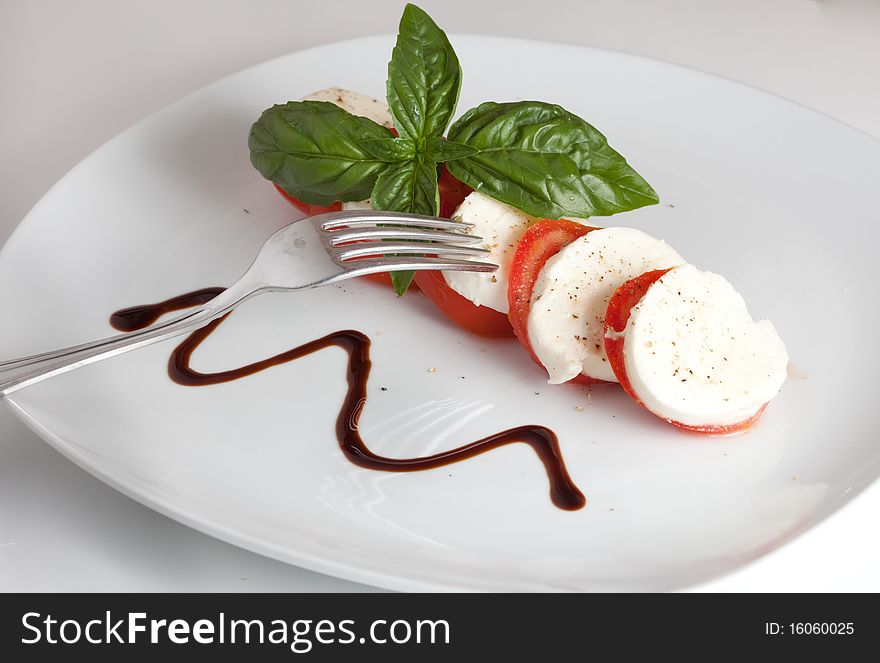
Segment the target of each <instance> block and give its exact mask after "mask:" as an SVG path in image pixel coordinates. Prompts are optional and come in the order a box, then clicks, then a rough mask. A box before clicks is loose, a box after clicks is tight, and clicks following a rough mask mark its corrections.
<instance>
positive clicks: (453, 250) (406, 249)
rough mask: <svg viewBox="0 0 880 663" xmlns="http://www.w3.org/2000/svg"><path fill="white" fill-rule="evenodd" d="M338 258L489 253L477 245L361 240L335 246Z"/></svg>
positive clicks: (334, 251) (334, 250) (476, 254)
mask: <svg viewBox="0 0 880 663" xmlns="http://www.w3.org/2000/svg"><path fill="white" fill-rule="evenodd" d="M332 253H333V255H335V256H336V257H337V258H338V259H339V260H351V259H352V258H358V257H360V256H375V255H376V254H377V253H378V254H386V255H387V254H391V253H397V254H403V255H410V254H424V253H428V254H431V255H460V256H481V255H484V254H486V253H489V252H488V251H487V250H486V249H484V248H482V247H479V246H455V245H453V244H445V243H437V242H435V243H433V244H421V243H414V242H413V243H409V244H405V243H402V242H401V243H398V244H395V243H393V242H363V243H359V244H347V245H346V246H342V247H337V248H336V249H333V251H332Z"/></svg>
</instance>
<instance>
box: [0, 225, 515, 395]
mask: <svg viewBox="0 0 880 663" xmlns="http://www.w3.org/2000/svg"><path fill="white" fill-rule="evenodd" d="M471 230H472V227H471V226H470V224H466V223H460V222H457V221H449V220H447V219H440V218H436V217H430V216H419V215H415V214H398V213H395V212H373V211H360V210H358V211H346V212H330V213H328V214H319V215H317V216H313V217H308V218H306V219H301V220H299V221H295V222H293V223H291V224H289V225H287V226H285V227H284V228H282V229H281V230H278V231H277V232H275V233H274V234H273V235H272V236H271V237H270V238H269V239H268V240H266V242H265V244H263V247H262V248H261V249H260V251H259V253H258V254H257V257H256V259H255V260H254V262H253V263H252V264H251V266H250V268H249V269H248V270H247V272H245V274H244V275H243V276H242V277H241V278H240V279H239V280H238V281H236V283H235V284H233V285H232V286H230V287H229V288H227V289H226V290H224V291H223V292H221V293H220V294H219V295H217V296H216V297H215V298H214V299H212V300H211V301H209V302H208V303H206V304H203V305H202V306H200V307H198V308H196V309H194V310H191V311H189V312H188V313H185V314H183V315H180V316H177V317H175V318H173V319H171V320H168V321H166V322H162V323H158V324H155V325H152V326H150V327H147V328H145V329H141V330H137V331H133V332H128V333H125V334H118V335H116V336H110V337H108V338H104V339H101V340H98V341H93V342H91V343H84V344H82V345H75V346H72V347H69V348H63V349H61V350H55V351H52V352H45V353H42V354H37V355H32V356H29V357H22V358H20V359H13V360H10V361H4V362H0V397H2V396H6V395H8V394H10V393H12V392H13V391H16V390H18V389H21V388H23V387H27V386H29V385H31V384H34V383H36V382H40V381H42V380H45V379H47V378H50V377H53V376H55V375H60V374H61V373H65V372H67V371H70V370H73V369H75V368H79V367H80V366H85V365H87V364H91V363H94V362H96V361H100V360H102V359H107V358H109V357H113V356H116V355H119V354H122V353H124V352H128V351H130V350H134V349H136V348H141V347H144V346H146V345H151V344H153V343H158V342H160V341H164V340H166V339H169V338H173V337H175V336H180V335H182V334H186V333H187V332H192V331H195V330H196V329H199V328H200V327H204V326H205V325H207V324H208V323H210V322H211V321H212V320H216V319H217V318H220V317H222V316H224V315H226V314H227V313H229V312H230V311H232V310H233V309H234V308H235V307H236V306H238V305H239V304H241V303H242V302H244V301H245V300H247V299H250V298H251V297H253V296H254V295H258V294H262V293H264V292H283V291H289V290H304V289H307V288H317V287H319V286H322V285H328V284H330V283H337V282H339V281H343V280H345V279H350V278H353V277H355V276H364V275H366V274H374V273H376V272H389V271H409V270H428V269H442V270H452V271H471V272H491V271H494V270H496V269H498V266H497V265H493V264H491V263H486V262H478V261H475V260H471V259H470V258H475V257H478V256H480V255H481V254H484V253H487V251H486V250H485V249H483V248H481V247H478V246H475V244H478V243H479V242H480V241H481V238H480V237H476V236H474V235H472V234H470V231H471ZM389 254H393V255H389Z"/></svg>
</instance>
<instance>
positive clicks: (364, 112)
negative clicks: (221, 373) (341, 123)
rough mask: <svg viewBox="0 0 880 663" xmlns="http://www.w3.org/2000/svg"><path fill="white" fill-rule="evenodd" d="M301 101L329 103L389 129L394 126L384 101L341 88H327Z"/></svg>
mask: <svg viewBox="0 0 880 663" xmlns="http://www.w3.org/2000/svg"><path fill="white" fill-rule="evenodd" d="M303 101H329V102H330V103H331V104H336V105H337V106H339V107H340V108H341V109H343V110H347V111H348V112H349V113H351V114H352V115H360V116H361V117H367V118H369V119H371V120H373V122H376V123H377V124H381V125H382V126H385V127H388V128H389V129H391V128H392V127H393V126H394V124H393V123H392V120H391V112H390V111H389V110H388V105H387V104H386V103H385V102H384V101H380V100H379V99H374V98H373V97H369V96H367V95H365V94H361V93H359V92H352V91H351V90H346V89H344V88H341V87H328V88H326V89H324V90H318V91H317V92H312V94H310V95H309V96H307V97H303Z"/></svg>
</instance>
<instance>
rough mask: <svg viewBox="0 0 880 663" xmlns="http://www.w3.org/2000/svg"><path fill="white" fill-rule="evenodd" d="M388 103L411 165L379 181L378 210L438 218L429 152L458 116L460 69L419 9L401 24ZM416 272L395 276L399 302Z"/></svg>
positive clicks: (433, 154)
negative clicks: (406, 143)
mask: <svg viewBox="0 0 880 663" xmlns="http://www.w3.org/2000/svg"><path fill="white" fill-rule="evenodd" d="M386 87H387V98H388V108H389V109H390V110H391V117H392V119H393V120H394V127H395V128H396V129H397V131H398V132H399V133H400V137H401V139H402V140H408V141H411V143H412V144H413V145H414V146H415V153H414V154H413V156H412V158H411V160H409V161H403V162H400V163H397V164H394V165H393V166H391V167H389V168H387V169H386V170H385V171H384V172H382V174H381V175H379V177H378V178H377V180H376V186H375V188H374V189H373V198H372V202H373V206H374V207H376V208H377V209H382V210H388V211H391V212H406V213H410V214H426V215H428V216H437V214H438V211H439V209H440V192H439V190H438V189H437V161H439V160H441V159H438V158H437V157H438V155H439V152H437V151H436V150H429V149H428V146H429V145H431V146H434V145H435V143H436V142H437V141H438V140H439V139H441V138H442V137H443V133H444V132H445V131H446V127H447V126H448V125H449V122H450V120H451V119H452V115H453V113H455V106H456V104H457V103H458V92H459V90H460V89H461V65H460V64H459V63H458V57H457V56H456V55H455V51H454V50H453V48H452V45H451V44H450V43H449V39H447V38H446V33H445V32H443V30H441V29H440V28H439V27H437V24H436V23H434V21H433V20H431V17H430V16H428V15H427V14H426V13H425V12H424V11H422V10H421V9H419V8H418V7H416V6H415V5H407V6H406V8H405V9H404V10H403V16H402V17H401V18H400V29H399V30H398V33H397V43H396V44H395V46H394V50H393V51H391V62H389V63H388V83H387V85H386ZM414 276H415V272H391V284H392V285H393V286H394V290H395V292H397V294H398V296H400V295H403V293H405V292H406V290H407V288H409V285H410V283H412V280H413V277H414Z"/></svg>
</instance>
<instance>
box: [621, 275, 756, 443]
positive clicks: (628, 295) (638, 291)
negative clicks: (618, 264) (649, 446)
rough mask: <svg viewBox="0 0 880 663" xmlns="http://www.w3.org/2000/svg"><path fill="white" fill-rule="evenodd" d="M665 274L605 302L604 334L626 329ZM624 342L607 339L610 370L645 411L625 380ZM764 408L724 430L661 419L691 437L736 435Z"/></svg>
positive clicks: (630, 284) (634, 282) (631, 284)
mask: <svg viewBox="0 0 880 663" xmlns="http://www.w3.org/2000/svg"><path fill="white" fill-rule="evenodd" d="M668 271H669V270H668V269H655V270H653V271H650V272H645V273H644V274H641V275H639V276H637V277H635V278H634V279H630V280H629V281H627V282H626V283H624V284H623V285H622V286H620V287H619V288H618V289H617V290H616V291H615V292H614V294H613V295H612V296H611V299H610V300H609V301H608V310H607V311H606V313H605V331H606V332H607V331H608V330H612V331H615V332H622V331H623V330H624V329H626V323H627V322H628V321H629V316H630V313H631V312H632V308H633V306H635V305H636V304H638V303H639V302H640V301H641V299H642V297H644V296H645V293H646V292H648V288H650V287H651V284H652V283H654V282H655V281H657V279H659V278H660V277H661V276H663V275H664V274H665V273H666V272H668ZM623 342H624V339H623V338H618V337H609V336H607V335H606V336H605V354H607V355H608V362H609V364H610V365H611V370H613V371H614V375H615V376H616V377H617V379H618V380H619V381H620V386H621V387H623V389H624V391H625V392H626V393H627V394H629V395H630V396H631V397H632V399H633V400H634V401H635V402H636V403H638V404H639V405H641V406H642V407H643V408H645V409H646V410H647V409H648V408H647V407H645V404H644V403H643V402H642V400H641V399H640V398H639V396H638V394H636V392H635V391H634V390H633V388H632V383H630V381H629V377H627V374H626V364H625V363H624V357H623ZM766 407H767V404H766V403H765V404H764V405H763V406H761V409H760V410H758V411H757V412H756V413H755V414H754V415H752V416H751V417H749V418H748V419H746V420H745V421H740V422H739V423H736V424H728V425H726V426H709V425H707V426H689V425H688V424H683V423H681V422H679V421H672V420H671V419H666V418H665V417H660V418H661V419H665V420H666V421H669V423H671V424H672V425H673V426H678V427H679V428H683V429H685V430H688V431H692V432H694V433H713V434H723V433H735V432H737V431H741V430H745V429H746V428H748V427H749V426H751V425H752V424H753V423H755V422H756V421H757V420H758V418H759V417H760V416H761V414H763V412H764V408H766ZM649 412H650V410H649ZM652 414H654V413H652ZM657 416H660V415H657Z"/></svg>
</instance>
